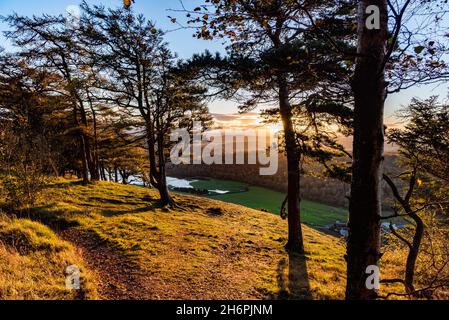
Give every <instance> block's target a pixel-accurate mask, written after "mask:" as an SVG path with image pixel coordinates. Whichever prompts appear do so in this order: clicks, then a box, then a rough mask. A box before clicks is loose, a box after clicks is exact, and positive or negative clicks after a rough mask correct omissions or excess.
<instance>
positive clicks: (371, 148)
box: [346, 0, 388, 300]
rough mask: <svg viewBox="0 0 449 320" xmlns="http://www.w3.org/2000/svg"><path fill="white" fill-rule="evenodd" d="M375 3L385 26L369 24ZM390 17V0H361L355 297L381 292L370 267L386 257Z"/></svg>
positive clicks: (351, 287)
mask: <svg viewBox="0 0 449 320" xmlns="http://www.w3.org/2000/svg"><path fill="white" fill-rule="evenodd" d="M370 5H376V6H377V7H378V8H379V9H380V29H373V30H369V29H368V28H367V27H366V19H367V17H368V15H367V14H365V12H366V8H367V7H368V6H370ZM387 18H388V16H387V1H386V0H360V2H359V21H358V23H359V31H358V38H359V39H358V54H359V57H358V58H357V64H356V70H355V76H354V79H353V84H352V86H353V91H354V98H355V106H354V117H355V118H354V147H353V158H354V159H353V169H352V184H351V198H350V205H349V238H348V245H347V263H348V269H347V286H346V298H347V299H349V300H368V299H375V298H376V297H377V292H376V291H375V290H369V289H368V288H367V286H366V279H367V276H368V275H367V274H366V270H367V267H368V266H371V265H378V264H379V259H380V218H381V210H382V199H381V183H382V173H383V172H382V171H383V160H384V122H383V116H384V104H385V98H386V90H385V88H386V84H385V72H384V59H385V53H386V43H387V28H388V25H387Z"/></svg>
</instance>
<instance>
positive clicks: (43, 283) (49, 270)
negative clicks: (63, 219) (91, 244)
mask: <svg viewBox="0 0 449 320" xmlns="http://www.w3.org/2000/svg"><path fill="white" fill-rule="evenodd" d="M70 265H77V266H79V268H81V270H82V287H83V289H82V290H81V291H78V292H77V291H72V290H67V289H66V286H65V279H66V276H65V274H64V271H65V269H66V268H67V267H68V266H70ZM95 297H96V293H95V284H94V280H93V277H92V276H91V274H90V273H89V272H88V271H87V270H86V269H85V268H84V263H83V261H82V259H81V258H80V255H79V254H78V252H77V251H76V250H75V248H74V247H73V246H72V245H70V244H69V243H67V242H65V241H62V240H60V239H59V238H58V237H57V236H56V235H55V234H54V233H53V232H52V231H51V230H50V229H49V228H47V227H45V226H44V225H42V224H40V223H36V222H32V221H30V220H26V219H9V218H6V217H4V216H1V217H0V300H73V299H94V298H95Z"/></svg>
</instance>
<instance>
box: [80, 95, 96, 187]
mask: <svg viewBox="0 0 449 320" xmlns="http://www.w3.org/2000/svg"><path fill="white" fill-rule="evenodd" d="M78 100H79V104H80V115H81V123H82V124H83V126H84V129H87V128H88V127H89V126H88V125H89V124H88V121H87V115H86V110H85V109H84V102H83V101H82V99H81V98H78ZM83 136H84V145H85V149H86V157H87V165H88V168H89V172H90V178H91V179H92V180H99V171H98V167H97V166H96V165H95V160H94V156H93V153H92V147H91V143H90V141H89V140H90V138H89V136H88V135H87V134H86V133H85V132H84V131H83Z"/></svg>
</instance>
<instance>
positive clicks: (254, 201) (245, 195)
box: [191, 179, 348, 226]
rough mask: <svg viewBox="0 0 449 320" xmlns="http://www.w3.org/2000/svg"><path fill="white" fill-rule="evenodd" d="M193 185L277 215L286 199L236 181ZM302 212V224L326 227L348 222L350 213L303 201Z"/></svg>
mask: <svg viewBox="0 0 449 320" xmlns="http://www.w3.org/2000/svg"><path fill="white" fill-rule="evenodd" d="M191 185H192V186H193V187H194V188H197V189H209V190H213V189H219V190H228V191H230V192H233V193H229V194H224V195H213V196H209V197H210V198H213V199H216V200H221V201H225V202H229V203H234V204H240V205H243V206H245V207H248V208H252V209H265V210H267V211H269V212H272V213H275V214H279V212H280V209H281V204H282V202H283V200H284V198H285V194H283V193H281V192H277V191H273V190H270V189H267V188H261V187H255V186H249V185H247V184H245V183H242V182H236V181H225V180H216V179H207V180H199V181H195V182H192V183H191ZM301 210H302V212H301V217H302V222H303V223H306V224H309V225H311V226H326V225H330V224H333V223H335V222H336V221H337V220H339V221H341V222H346V221H347V217H348V212H347V210H345V209H341V208H335V207H332V206H328V205H325V204H320V203H317V202H312V201H307V200H303V201H302V203H301Z"/></svg>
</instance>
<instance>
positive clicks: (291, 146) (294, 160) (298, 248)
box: [278, 74, 304, 253]
mask: <svg viewBox="0 0 449 320" xmlns="http://www.w3.org/2000/svg"><path fill="white" fill-rule="evenodd" d="M278 78H279V79H278V83H279V106H280V113H281V117H282V122H283V126H284V133H285V148H286V153H287V163H288V164H287V166H288V196H287V201H288V243H287V249H288V250H290V251H292V252H297V253H303V252H304V242H303V237H302V228H301V217H300V204H301V197H300V185H299V181H300V177H301V172H300V166H299V164H300V154H299V150H298V146H297V143H296V133H295V129H294V126H293V120H292V117H293V114H292V108H291V105H290V93H289V89H288V84H287V80H286V78H285V75H283V74H281V75H279V77H278Z"/></svg>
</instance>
